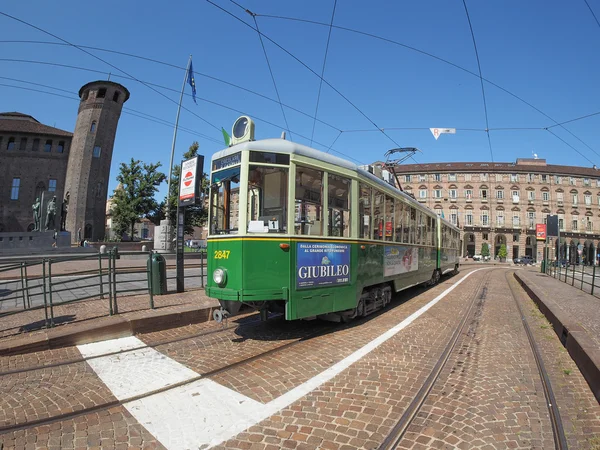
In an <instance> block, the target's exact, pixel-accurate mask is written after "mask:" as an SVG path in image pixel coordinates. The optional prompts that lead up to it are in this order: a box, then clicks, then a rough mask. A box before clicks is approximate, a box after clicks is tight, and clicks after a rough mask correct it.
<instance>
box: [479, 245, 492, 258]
mask: <svg viewBox="0 0 600 450" xmlns="http://www.w3.org/2000/svg"><path fill="white" fill-rule="evenodd" d="M481 256H490V246H489V245H488V244H487V242H484V243H483V244H481Z"/></svg>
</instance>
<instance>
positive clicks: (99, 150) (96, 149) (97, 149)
mask: <svg viewBox="0 0 600 450" xmlns="http://www.w3.org/2000/svg"><path fill="white" fill-rule="evenodd" d="M101 153H102V148H101V147H99V146H95V147H94V152H93V153H92V156H93V157H94V158H100V154H101Z"/></svg>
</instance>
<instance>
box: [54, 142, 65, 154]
mask: <svg viewBox="0 0 600 450" xmlns="http://www.w3.org/2000/svg"><path fill="white" fill-rule="evenodd" d="M56 151H57V152H58V153H62V152H64V151H65V141H59V142H58V147H56Z"/></svg>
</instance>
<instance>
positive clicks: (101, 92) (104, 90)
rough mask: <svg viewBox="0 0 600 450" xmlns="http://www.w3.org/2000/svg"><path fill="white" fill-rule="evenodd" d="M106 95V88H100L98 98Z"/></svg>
mask: <svg viewBox="0 0 600 450" xmlns="http://www.w3.org/2000/svg"><path fill="white" fill-rule="evenodd" d="M104 97H106V88H100V89H98V94H96V98H104Z"/></svg>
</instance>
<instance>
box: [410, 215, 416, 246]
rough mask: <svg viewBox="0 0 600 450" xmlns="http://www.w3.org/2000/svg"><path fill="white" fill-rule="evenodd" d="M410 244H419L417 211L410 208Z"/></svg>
mask: <svg viewBox="0 0 600 450" xmlns="http://www.w3.org/2000/svg"><path fill="white" fill-rule="evenodd" d="M410 243H411V244H416V243H417V210H416V209H415V208H413V207H412V206H411V207H410Z"/></svg>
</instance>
